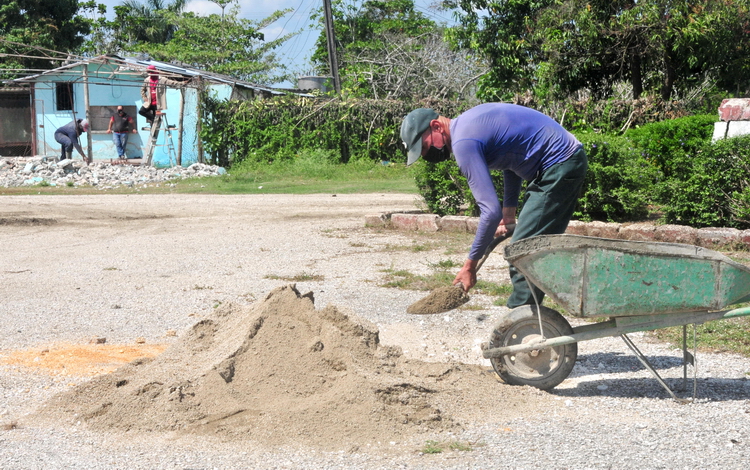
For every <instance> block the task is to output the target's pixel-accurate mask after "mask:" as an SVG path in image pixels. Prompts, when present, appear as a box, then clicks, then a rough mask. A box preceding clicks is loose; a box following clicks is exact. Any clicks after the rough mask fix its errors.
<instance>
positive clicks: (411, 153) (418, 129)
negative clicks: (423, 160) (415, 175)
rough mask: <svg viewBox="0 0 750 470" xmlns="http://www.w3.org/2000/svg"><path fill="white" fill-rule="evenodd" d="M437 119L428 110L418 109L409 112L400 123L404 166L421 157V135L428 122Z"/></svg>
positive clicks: (432, 112) (436, 115) (427, 126)
mask: <svg viewBox="0 0 750 470" xmlns="http://www.w3.org/2000/svg"><path fill="white" fill-rule="evenodd" d="M438 117H439V115H438V113H436V112H435V111H433V110H432V109H429V108H419V109H415V110H414V111H412V112H410V113H409V114H407V115H406V117H405V118H404V122H402V123H401V140H403V141H404V147H406V156H407V159H406V165H407V166H409V165H411V164H412V163H414V162H416V161H417V160H419V157H421V156H422V134H424V133H425V131H426V130H427V129H429V127H430V122H431V121H432V120H433V119H437V118H438Z"/></svg>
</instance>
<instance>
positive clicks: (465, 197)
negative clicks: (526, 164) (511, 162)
mask: <svg viewBox="0 0 750 470" xmlns="http://www.w3.org/2000/svg"><path fill="white" fill-rule="evenodd" d="M491 174H492V180H493V181H494V182H495V188H496V189H497V192H498V194H500V197H501V198H502V194H503V174H502V172H500V171H493V172H491ZM414 178H415V180H416V182H417V189H419V193H420V194H421V195H422V197H423V198H424V200H425V204H427V208H428V209H429V210H430V212H432V213H433V214H438V215H441V216H442V215H459V214H460V215H469V216H478V215H479V206H477V203H476V200H474V196H473V195H472V194H471V189H469V183H468V181H467V180H466V177H464V176H463V175H462V174H461V170H459V169H458V165H457V164H456V161H455V160H454V159H452V158H451V159H449V160H447V161H444V162H440V163H430V162H428V161H426V160H419V161H418V163H416V164H415V170H414Z"/></svg>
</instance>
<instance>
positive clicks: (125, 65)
mask: <svg viewBox="0 0 750 470" xmlns="http://www.w3.org/2000/svg"><path fill="white" fill-rule="evenodd" d="M150 65H153V66H154V67H156V69H157V70H158V71H159V73H160V75H161V76H165V77H167V78H169V79H171V80H175V81H179V82H182V83H183V84H184V85H183V86H170V87H167V93H166V97H167V108H166V109H164V110H162V111H163V112H164V114H165V117H166V119H165V121H166V122H165V124H168V125H169V127H171V128H172V129H167V128H166V127H162V128H161V129H160V132H159V133H158V135H157V136H156V139H155V142H154V149H153V154H152V157H151V164H152V165H154V166H157V167H169V166H177V165H181V166H189V165H191V164H193V163H196V162H200V163H204V162H205V161H206V160H207V158H208V156H206V155H204V154H203V149H202V146H201V142H200V140H199V138H198V136H199V132H200V126H201V122H200V119H199V116H200V99H199V98H200V91H199V90H200V89H206V90H207V91H208V92H209V93H211V95H212V96H214V97H216V98H218V99H246V100H251V99H261V98H267V97H270V96H273V95H280V94H284V93H286V92H285V91H279V90H274V89H272V88H266V87H261V86H258V85H254V84H252V83H249V82H244V81H241V80H236V79H234V78H231V77H228V76H225V75H218V74H212V73H207V72H204V71H201V70H198V69H193V68H189V67H184V66H182V65H178V64H172V63H165V62H158V61H153V60H139V59H134V58H121V57H118V56H111V55H110V56H100V57H96V58H93V59H89V60H82V61H75V62H70V63H67V64H65V65H63V66H61V67H58V68H56V69H52V70H49V71H46V72H44V73H41V74H38V75H33V76H29V77H24V78H22V79H18V80H15V82H17V83H18V84H29V85H30V87H31V107H32V109H31V121H32V122H31V127H32V151H31V152H32V154H33V155H37V156H47V157H59V156H60V144H58V143H57V142H56V141H55V137H54V134H55V131H56V130H57V128H59V127H61V126H63V125H65V124H67V123H69V122H71V121H72V120H74V119H86V118H87V119H88V120H89V123H90V125H91V130H90V132H88V133H86V134H83V135H82V136H81V145H82V147H83V149H84V152H85V153H87V156H88V157H89V158H91V159H92V160H93V161H110V160H115V159H117V151H116V150H115V144H114V142H113V140H112V134H108V133H107V128H108V126H109V120H110V118H111V117H112V115H113V114H114V113H115V110H116V109H117V106H120V105H121V106H123V108H124V109H125V111H126V112H127V113H128V114H129V115H130V116H131V117H132V118H133V119H134V120H135V122H136V129H137V133H135V134H130V137H129V139H128V145H127V149H126V155H127V157H128V159H129V161H130V162H131V163H139V162H140V163H145V162H147V160H148V159H146V158H143V157H144V156H145V155H146V152H147V148H148V145H149V140H150V139H151V133H150V128H149V126H148V124H147V123H146V120H145V118H144V117H143V116H140V115H139V114H138V110H139V109H140V107H141V92H140V90H141V85H142V84H143V82H144V79H145V78H146V76H147V74H146V70H147V67H148V66H150ZM303 96H309V95H303ZM73 158H74V159H76V158H80V155H78V152H76V151H74V152H73ZM138 159H140V160H138Z"/></svg>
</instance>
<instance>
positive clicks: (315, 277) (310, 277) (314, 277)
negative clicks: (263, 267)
mask: <svg viewBox="0 0 750 470" xmlns="http://www.w3.org/2000/svg"><path fill="white" fill-rule="evenodd" d="M264 277H265V279H274V280H280V281H292V282H305V281H308V282H310V281H322V280H323V279H325V277H324V276H322V275H320V274H311V273H307V272H304V271H303V272H301V273H299V274H295V275H294V276H278V275H276V274H268V275H266V276H264Z"/></svg>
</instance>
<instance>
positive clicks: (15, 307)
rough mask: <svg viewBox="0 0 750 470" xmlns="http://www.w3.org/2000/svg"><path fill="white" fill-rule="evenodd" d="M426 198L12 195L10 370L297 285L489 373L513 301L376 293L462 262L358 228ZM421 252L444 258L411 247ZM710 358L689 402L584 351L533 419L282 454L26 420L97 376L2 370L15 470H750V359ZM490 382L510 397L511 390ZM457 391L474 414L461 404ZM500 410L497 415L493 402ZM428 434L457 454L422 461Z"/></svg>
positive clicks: (611, 344)
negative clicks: (422, 306) (398, 274)
mask: <svg viewBox="0 0 750 470" xmlns="http://www.w3.org/2000/svg"><path fill="white" fill-rule="evenodd" d="M414 199H415V198H414V196H412V195H393V194H377V195H335V196H334V195H309V196H286V195H272V196H262V195H260V196H256V195H243V196H215V195H140V194H132V195H108V194H101V195H91V196H45V197H35V196H11V197H4V198H3V205H2V209H0V220H3V221H4V222H3V223H0V241H2V246H3V248H4V250H3V256H2V257H0V279H2V283H0V296H1V297H2V299H3V301H2V303H0V333H1V334H0V359H2V357H3V356H7V355H8V354H9V353H10V352H11V351H14V350H19V349H29V348H34V347H40V346H43V345H50V344H56V343H65V342H69V343H88V341H89V340H90V339H91V338H93V337H106V338H107V343H110V344H131V343H133V342H135V341H136V340H137V339H138V338H144V339H145V341H146V342H148V343H157V344H169V343H170V342H174V341H175V340H176V339H175V337H173V336H170V335H169V333H168V332H169V331H171V330H174V331H177V332H178V335H177V338H179V337H180V336H181V335H182V333H183V332H184V331H186V330H187V329H188V328H190V327H191V326H192V325H193V324H195V323H196V322H197V321H199V320H200V319H202V318H204V317H206V316H207V315H209V314H210V313H211V312H212V311H213V310H214V308H215V307H216V306H217V305H220V304H226V303H229V302H237V303H241V304H252V303H254V302H258V301H259V300H262V299H263V298H264V297H265V295H266V294H267V293H268V292H270V291H271V290H273V289H274V288H276V287H279V286H282V285H285V284H288V283H290V282H296V284H297V288H298V289H299V290H300V292H307V291H312V292H313V293H314V296H315V305H316V306H317V307H318V308H323V307H324V306H326V305H328V304H333V305H335V306H336V307H337V308H340V309H342V310H348V311H351V312H352V313H356V314H357V315H358V316H361V317H363V318H365V319H367V320H369V321H371V322H373V323H374V324H375V325H376V326H377V327H378V328H379V330H380V339H381V343H382V344H386V345H394V346H400V347H401V348H402V349H403V351H404V355H405V356H408V357H411V358H414V359H419V360H423V361H427V362H445V363H466V364H479V365H481V366H483V367H487V368H489V363H488V362H487V361H485V360H483V359H482V358H481V353H480V351H479V344H480V343H481V342H483V341H487V339H489V335H490V332H491V329H492V325H493V323H494V322H495V321H496V320H497V318H499V316H500V315H502V314H503V313H504V312H506V311H507V310H506V309H505V308H503V307H497V306H492V305H491V302H492V299H490V298H484V297H482V296H472V300H471V301H470V302H469V304H467V305H468V306H473V307H477V306H484V307H485V308H484V309H483V310H470V309H461V310H456V311H451V312H447V313H443V314H439V315H407V314H406V308H407V307H408V306H409V305H410V304H412V303H414V302H415V301H417V300H419V299H421V298H422V297H424V295H425V294H426V292H417V291H407V290H401V289H392V288H385V287H381V285H382V283H383V282H384V279H385V278H386V272H387V271H389V270H393V271H395V270H399V269H403V270H408V271H410V272H413V273H420V272H425V273H426V272H429V271H430V270H431V268H430V263H436V262H438V261H440V260H444V259H446V258H451V259H454V260H455V261H457V262H462V261H463V257H464V256H465V253H464V252H463V251H461V252H456V253H446V249H445V244H444V243H443V241H444V240H445V239H446V238H441V237H454V238H455V237H459V235H445V234H417V233H405V232H397V231H391V230H387V229H367V228H364V227H363V222H362V221H363V217H364V215H365V214H370V213H378V212H388V211H399V210H402V211H405V210H412V209H413V208H414V207H415V200H414ZM433 242H434V243H433ZM415 243H423V244H424V245H425V246H428V247H429V249H427V250H412V249H409V247H411V246H413V245H414V244H415ZM465 248H468V243H467V244H466V247H465ZM498 252H501V250H498ZM505 269H506V264H505V262H504V260H503V259H502V256H501V255H499V254H498V255H493V256H491V257H490V259H489V260H488V262H487V263H486V265H485V267H484V268H483V270H482V274H480V277H482V276H486V278H489V279H493V280H494V279H498V278H502V277H503V276H507V273H506V272H505ZM295 278H297V279H300V280H297V281H293V279H295ZM306 279H307V280H306ZM571 322H572V323H574V324H575V320H571ZM631 338H633V340H634V341H635V342H636V344H637V345H638V346H639V348H640V349H641V350H642V351H643V352H644V353H645V354H646V355H647V356H648V357H649V359H650V360H651V361H652V363H653V364H654V366H655V367H656V368H657V370H658V371H659V373H660V374H661V375H662V376H663V377H664V378H665V380H667V382H668V383H669V384H670V385H672V386H673V387H674V388H678V386H679V385H681V383H682V372H683V371H682V362H681V357H682V351H681V350H679V349H675V348H673V347H670V346H668V345H666V344H664V343H660V342H657V341H655V340H653V339H652V338H651V337H650V336H648V335H646V334H643V333H637V334H633V335H631ZM289 360H294V358H289ZM698 361H699V362H698V377H699V379H698V400H697V401H696V402H695V403H692V404H687V405H681V404H679V403H677V402H675V401H673V400H671V399H670V398H669V397H668V395H667V394H666V392H665V391H663V390H662V389H661V387H660V386H659V385H658V383H657V382H656V381H655V380H654V379H653V378H652V377H651V375H650V373H649V372H648V371H647V370H645V369H644V368H643V366H642V365H641V364H640V362H639V361H638V360H637V359H636V358H635V357H634V356H633V355H632V353H631V352H630V350H629V349H628V348H627V347H626V345H625V344H624V343H623V342H622V341H621V340H620V339H619V338H603V339H599V340H593V341H587V342H583V343H580V344H579V355H578V362H577V363H576V365H575V367H574V369H573V372H572V373H571V374H570V376H569V377H568V379H567V380H565V381H564V382H563V383H562V384H560V385H559V386H558V387H556V388H555V389H554V390H552V391H550V392H541V391H537V390H523V392H522V393H521V392H519V396H528V397H531V398H533V399H534V403H536V405H535V406H537V409H534V410H531V411H530V412H528V413H526V414H524V415H522V417H518V414H517V413H510V412H505V413H504V412H503V409H501V408H497V407H494V408H492V407H489V408H488V409H489V410H491V411H489V412H483V413H479V412H468V411H467V413H466V414H464V415H461V416H459V418H460V419H461V421H462V424H463V428H462V430H460V431H454V432H452V433H446V432H440V433H436V434H434V435H426V436H425V435H422V436H419V438H416V439H411V440H410V439H403V440H401V439H395V438H393V436H390V435H387V434H385V435H383V436H382V439H379V440H372V441H371V442H360V443H358V445H357V446H347V447H346V448H342V449H339V450H336V451H322V450H320V449H317V448H313V447H310V446H307V445H306V444H305V443H304V442H300V443H299V445H294V446H285V447H282V448H272V447H270V446H268V445H266V444H264V443H263V442H252V441H244V442H238V441H227V440H224V439H220V438H218V437H216V438H213V437H210V436H208V437H207V436H203V435H201V436H200V437H199V438H197V437H195V436H192V437H191V436H185V435H181V434H178V433H137V432H124V433H107V432H93V431H91V430H89V429H87V428H86V426H85V425H84V424H77V423H73V424H71V425H64V426H52V425H50V426H41V425H27V424H26V422H25V420H24V418H25V416H26V415H28V414H29V413H31V412H33V411H35V410H36V409H38V408H39V407H40V406H41V405H42V404H44V403H45V402H46V401H47V400H49V399H50V398H51V397H52V396H53V395H55V394H57V393H59V392H61V391H64V390H69V389H71V387H73V386H76V385H79V384H82V383H85V382H87V381H88V380H90V377H82V376H76V375H62V374H58V375H53V374H49V373H46V372H45V371H42V370H36V369H30V368H25V367H22V366H18V365H0V424H1V425H3V426H4V427H3V429H2V430H0V468H20V469H49V468H87V469H112V468H122V469H189V468H190V469H198V468H200V469H209V468H222V469H240V468H278V469H282V468H284V469H298V468H299V469H307V468H330V469H368V470H371V469H393V468H415V469H435V468H441V469H442V468H445V469H469V468H476V469H485V468H501V469H505V468H507V469H516V468H554V469H563V468H570V469H585V468H592V469H594V468H617V469H626V468H627V469H630V468H649V469H650V468H653V469H662V468H663V469H677V468H680V469H682V468H690V469H699V468H700V469H704V468H721V469H744V468H748V467H750V421H749V420H750V383H749V382H748V379H747V377H748V372H749V371H750V360H748V359H747V358H743V357H740V356H737V355H733V354H719V353H704V352H699V353H698ZM0 362H2V361H0ZM487 376H488V380H493V381H495V382H496V387H498V391H499V392H500V391H505V390H506V389H507V388H509V386H507V385H504V384H502V383H501V382H499V381H498V380H497V379H495V378H494V374H488V375H487ZM688 385H689V387H692V383H691V382H689V383H688ZM515 388H520V387H515ZM690 391H691V390H690V389H689V390H688V392H679V393H678V394H680V395H681V396H686V395H688V394H689V392H690ZM452 399H453V400H455V403H457V404H459V405H460V403H461V400H462V397H461V396H460V395H459V396H454V397H453V398H452ZM486 399H487V401H488V404H490V405H491V404H492V401H493V396H487V397H486ZM519 404H520V403H519ZM506 406H507V405H506ZM428 441H434V442H432V444H433V445H434V446H441V447H443V451H442V452H440V453H425V452H424V451H425V450H426V449H427V448H428ZM451 444H453V446H451ZM457 444H461V445H457ZM451 447H453V448H451ZM462 449H464V450H462ZM466 449H468V450H466Z"/></svg>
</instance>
